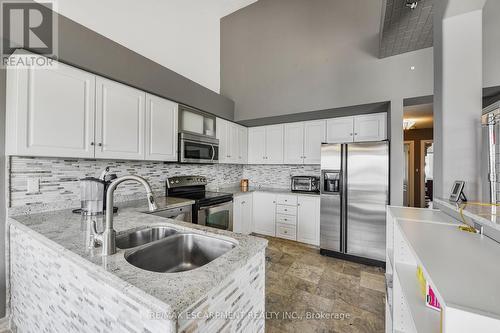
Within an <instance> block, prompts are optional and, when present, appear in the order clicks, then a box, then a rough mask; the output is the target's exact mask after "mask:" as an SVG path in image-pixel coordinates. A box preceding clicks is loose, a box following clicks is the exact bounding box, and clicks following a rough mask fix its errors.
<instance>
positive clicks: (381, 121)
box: [354, 112, 387, 142]
mask: <svg viewBox="0 0 500 333" xmlns="http://www.w3.org/2000/svg"><path fill="white" fill-rule="evenodd" d="M386 132H387V113H385V112H383V113H375V114H366V115H360V116H356V117H354V141H355V142H362V141H382V140H385V139H387V133H386Z"/></svg>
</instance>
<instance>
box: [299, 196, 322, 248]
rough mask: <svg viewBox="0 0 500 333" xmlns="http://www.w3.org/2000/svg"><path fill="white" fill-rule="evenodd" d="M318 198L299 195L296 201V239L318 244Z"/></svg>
mask: <svg viewBox="0 0 500 333" xmlns="http://www.w3.org/2000/svg"><path fill="white" fill-rule="evenodd" d="M319 214H320V198H319V197H315V196H306V195H299V196H298V203H297V241H299V242H302V243H307V244H311V245H316V246H319V223H320V215H319Z"/></svg>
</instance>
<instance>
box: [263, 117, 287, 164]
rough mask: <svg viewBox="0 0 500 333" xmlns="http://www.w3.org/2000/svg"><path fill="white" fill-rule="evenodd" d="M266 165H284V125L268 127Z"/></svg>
mask: <svg viewBox="0 0 500 333" xmlns="http://www.w3.org/2000/svg"><path fill="white" fill-rule="evenodd" d="M265 163H266V164H282V163H283V125H272V126H266V159H265Z"/></svg>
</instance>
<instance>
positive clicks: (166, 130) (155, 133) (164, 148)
mask: <svg viewBox="0 0 500 333" xmlns="http://www.w3.org/2000/svg"><path fill="white" fill-rule="evenodd" d="M177 112H178V104H177V103H174V102H171V101H169V100H166V99H164V98H160V97H157V96H154V95H150V94H146V160H153V161H177V121H178V119H177Z"/></svg>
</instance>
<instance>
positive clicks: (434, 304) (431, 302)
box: [425, 283, 441, 311]
mask: <svg viewBox="0 0 500 333" xmlns="http://www.w3.org/2000/svg"><path fill="white" fill-rule="evenodd" d="M425 305H427V306H428V307H429V308H431V309H434V310H436V311H441V304H439V301H438V299H437V297H436V294H435V293H434V290H432V287H431V285H430V284H429V283H427V297H426V300H425Z"/></svg>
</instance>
